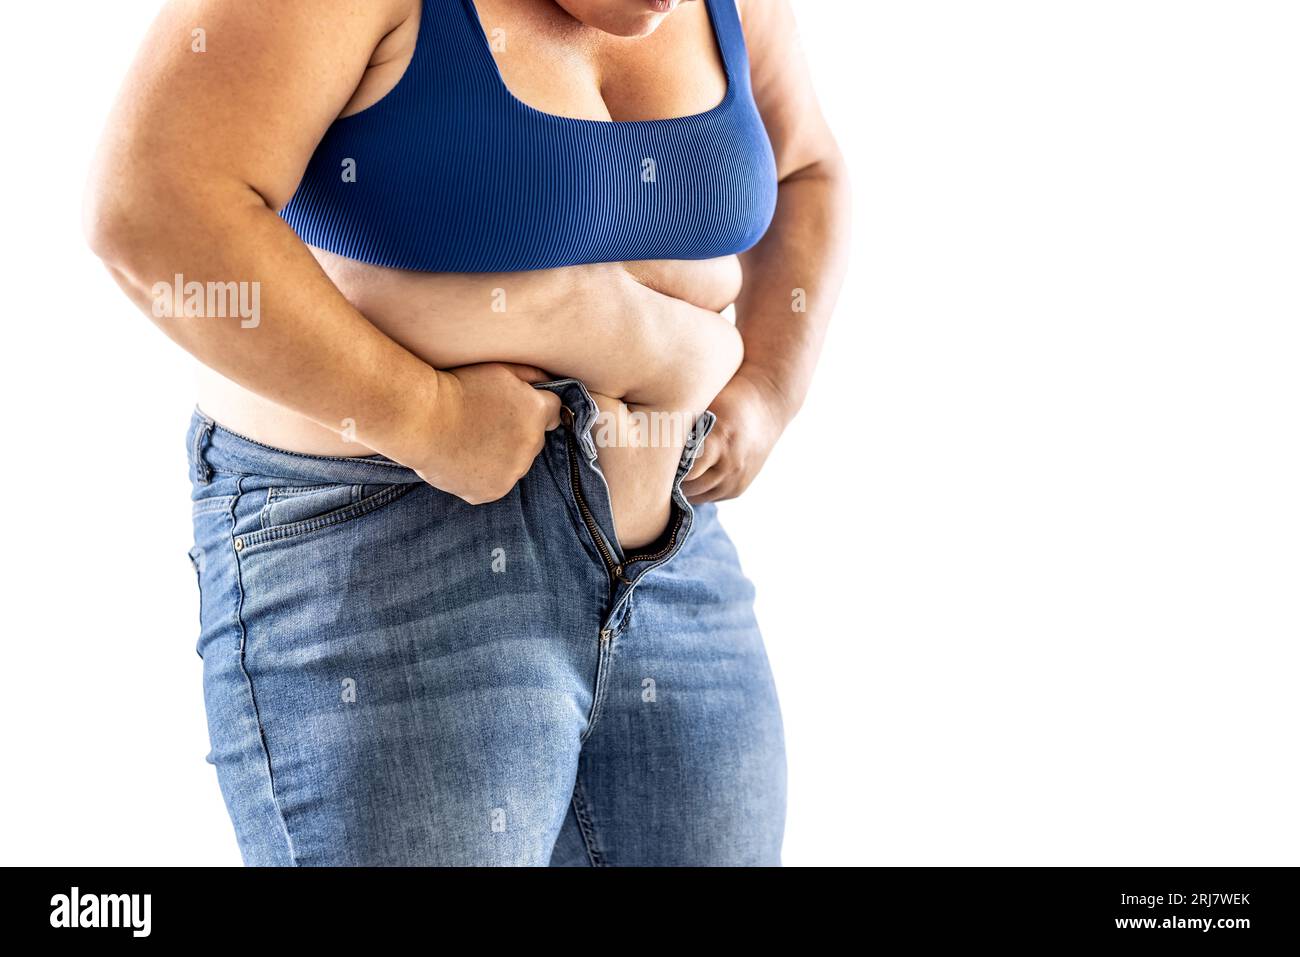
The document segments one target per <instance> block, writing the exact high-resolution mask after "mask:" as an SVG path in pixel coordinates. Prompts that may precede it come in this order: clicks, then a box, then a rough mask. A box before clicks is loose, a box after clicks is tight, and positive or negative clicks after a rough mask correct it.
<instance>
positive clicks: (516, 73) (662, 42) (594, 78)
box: [473, 0, 727, 121]
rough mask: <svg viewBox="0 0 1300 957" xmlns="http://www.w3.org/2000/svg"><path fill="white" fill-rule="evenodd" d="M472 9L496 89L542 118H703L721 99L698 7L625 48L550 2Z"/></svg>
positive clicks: (512, 1) (490, 2)
mask: <svg viewBox="0 0 1300 957" xmlns="http://www.w3.org/2000/svg"><path fill="white" fill-rule="evenodd" d="M473 4H474V6H475V8H476V9H477V12H478V17H479V21H480V24H481V29H482V32H483V34H484V36H485V38H486V40H487V45H488V49H489V50H490V52H491V55H492V59H493V60H494V61H495V64H496V68H497V70H498V71H499V72H500V75H501V80H502V82H503V83H504V84H505V86H506V87H507V89H508V90H509V92H510V93H511V95H513V96H514V97H515V98H516V99H518V100H520V101H522V102H523V103H526V104H527V105H528V106H531V107H533V108H534V109H537V110H540V111H542V112H544V113H551V114H555V115H557V116H566V117H571V118H575V119H588V120H620V121H623V120H654V119H665V118H669V117H680V116H692V115H695V114H698V113H704V112H706V111H708V110H710V109H712V108H713V107H715V106H717V105H718V103H719V102H721V101H722V99H723V98H724V96H725V95H726V92H727V76H726V70H725V68H724V65H723V61H722V58H721V56H720V55H719V51H718V44H717V40H716V39H715V31H714V26H713V24H712V22H711V21H710V17H709V11H708V7H707V6H706V4H704V3H702V2H699V3H686V4H683V5H682V6H680V7H678V9H676V10H675V11H674V12H673V13H672V14H671V15H670V16H669V17H668V18H667V19H665V20H664V21H663V22H662V24H660V26H659V27H658V29H657V30H655V32H654V33H652V34H650V35H649V36H645V37H633V38H628V37H618V36H613V35H611V34H608V33H603V32H601V31H598V30H595V29H593V28H591V27H588V26H585V25H584V24H582V23H580V22H579V21H577V20H575V19H574V18H572V17H571V16H569V15H568V14H567V13H565V12H564V10H563V9H562V8H561V7H560V6H559V4H557V3H555V0H473Z"/></svg>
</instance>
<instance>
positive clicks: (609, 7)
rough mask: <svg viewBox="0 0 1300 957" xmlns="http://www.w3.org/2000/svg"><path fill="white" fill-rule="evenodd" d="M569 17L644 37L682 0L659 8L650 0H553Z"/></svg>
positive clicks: (613, 31)
mask: <svg viewBox="0 0 1300 957" xmlns="http://www.w3.org/2000/svg"><path fill="white" fill-rule="evenodd" d="M555 2H556V3H557V4H558V5H559V6H560V7H561V8H562V9H563V10H564V11H565V12H566V13H567V14H568V15H569V16H571V17H573V19H575V20H577V21H579V22H580V23H583V24H585V25H586V26H589V27H591V28H592V29H593V30H600V31H601V32H602V33H608V34H611V35H613V36H616V37H628V38H636V37H648V36H649V35H650V34H652V33H654V32H655V30H657V29H659V24H661V23H663V22H664V20H665V19H667V17H668V15H669V14H670V13H672V11H673V10H674V9H676V7H678V6H680V5H681V3H682V2H689V0H679V2H677V3H675V4H673V5H672V6H671V7H669V8H667V9H664V10H660V9H659V8H658V7H657V5H656V4H655V3H653V2H652V0H555Z"/></svg>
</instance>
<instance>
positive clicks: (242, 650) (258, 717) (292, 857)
mask: <svg viewBox="0 0 1300 957" xmlns="http://www.w3.org/2000/svg"><path fill="white" fill-rule="evenodd" d="M239 492H240V494H242V493H243V480H242V479H241V480H240V482H239ZM238 498H239V496H236V501H235V502H232V503H231V513H232V514H234V513H235V511H236V509H237V507H238ZM232 534H233V529H232ZM230 547H231V550H232V551H233V552H234V555H235V582H236V584H237V585H238V586H239V604H238V606H237V607H236V610H235V621H236V623H238V625H239V671H240V673H241V674H242V675H243V676H244V684H245V686H246V687H247V688H248V700H249V701H250V702H251V703H252V706H253V718H254V720H255V721H256V722H257V737H258V740H259V742H260V743H261V745H262V760H263V762H264V763H265V765H266V781H267V787H268V788H269V789H270V791H271V804H272V806H273V807H274V808H275V816H276V819H277V820H278V821H279V822H280V830H281V832H282V833H283V834H284V840H285V847H286V849H287V850H288V853H289V863H290V864H292V865H293V866H295V867H296V866H297V865H298V860H297V854H296V853H295V851H294V848H293V837H292V836H291V835H290V834H289V824H288V822H287V821H285V819H284V809H283V808H282V807H281V806H280V797H279V795H278V794H277V793H276V790H275V770H274V768H273V767H272V765H271V749H270V747H268V746H267V743H266V728H265V727H264V726H263V725H262V712H261V709H259V708H258V706H257V692H256V691H254V690H253V676H252V675H250V674H249V673H248V664H247V658H246V650H247V648H248V629H247V628H246V627H245V625H244V567H243V563H242V561H241V560H240V554H239V551H238V550H237V549H235V547H234V542H233V541H231V543H230Z"/></svg>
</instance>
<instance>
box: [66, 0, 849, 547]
mask: <svg viewBox="0 0 1300 957" xmlns="http://www.w3.org/2000/svg"><path fill="white" fill-rule="evenodd" d="M659 6H663V5H658V6H657V5H655V4H653V3H651V2H649V0H477V7H478V10H479V15H480V18H481V20H482V22H483V25H484V28H485V30H486V31H488V33H489V35H490V36H494V37H502V38H504V39H505V42H504V43H501V44H496V43H494V44H493V45H492V50H493V56H494V57H495V58H496V61H497V65H498V68H499V70H500V72H501V76H502V79H503V81H504V82H505V83H506V84H507V86H508V87H509V89H510V91H511V92H512V93H513V94H514V95H515V96H516V97H517V98H519V99H521V100H523V101H524V102H525V103H527V104H528V105H530V106H533V107H535V108H537V109H541V110H544V111H546V112H550V113H555V114H559V115H564V116H573V117H581V118H586V119H598V120H640V119H657V118H663V117H669V116H682V115H689V114H694V113H700V112H704V111H706V110H708V109H711V108H712V107H713V106H715V105H716V104H717V103H718V102H719V101H720V100H721V99H722V97H723V96H724V95H725V92H726V77H725V73H724V71H723V67H722V62H721V59H720V56H719V54H718V51H717V48H716V44H715V42H714V39H713V32H712V29H711V27H710V24H709V20H708V15H707V11H706V8H705V7H704V5H703V4H702V3H698V2H683V3H679V4H676V5H668V6H669V7H670V9H667V10H661V9H659ZM739 9H740V11H741V14H742V17H743V21H744V26H745V31H746V40H747V43H748V46H749V50H750V59H751V66H752V81H753V86H754V91H755V98H756V100H757V102H758V105H759V109H760V112H761V113H762V115H763V119H764V122H765V123H766V125H767V127H768V131H769V135H770V137H771V139H772V142H773V148H774V151H775V153H776V156H777V165H778V175H779V176H780V182H781V185H780V192H779V200H778V209H777V214H776V218H775V220H774V222H773V224H772V227H771V229H770V230H769V232H768V234H767V236H766V237H765V238H764V239H763V240H762V241H761V242H760V243H759V244H758V246H756V247H755V248H754V249H752V250H750V251H749V252H747V253H745V254H744V255H743V256H741V257H725V258H722V259H717V260H712V261H706V262H683V261H674V262H634V263H603V264H595V265H590V266H575V267H568V268H564V269H551V270H540V271H536V272H524V273H508V274H441V273H417V272H409V271H402V270H392V269H384V268H380V267H375V266H370V265H368V264H365V263H360V262H356V261H352V260H347V259H344V258H342V257H338V256H335V255H333V254H330V253H327V252H325V251H323V250H314V249H310V248H309V247H307V246H306V245H304V244H303V243H302V242H301V240H299V239H298V238H297V236H296V235H295V234H294V233H293V232H292V230H291V229H289V227H288V226H287V225H286V224H285V223H284V222H283V221H282V220H280V219H279V218H278V216H277V215H276V210H278V209H279V208H281V207H282V206H283V205H284V204H285V203H286V202H287V201H288V200H289V198H290V197H291V196H292V194H293V191H294V189H295V187H296V185H297V182H298V180H299V178H300V177H301V174H302V171H303V169H304V168H305V166H306V163H307V161H308V159H309V158H310V156H311V154H312V152H313V150H314V149H315V146H316V143H317V142H318V141H319V139H320V137H321V135H322V134H323V133H324V131H325V130H326V129H327V128H328V126H329V124H330V123H331V122H332V121H333V120H334V119H336V118H337V117H339V116H342V115H348V114H350V113H355V112H358V111H360V110H362V109H365V108H366V107H367V106H369V105H372V104H373V103H375V102H377V101H378V100H379V99H381V98H382V97H383V96H384V95H385V94H386V93H387V92H388V91H390V90H391V89H392V88H393V86H394V85H395V84H396V83H397V82H398V80H399V79H400V78H401V76H402V73H403V72H404V70H405V69H406V66H407V65H408V63H409V62H410V58H411V54H412V51H413V49H414V45H415V40H416V35H417V30H418V27H419V17H420V11H421V5H420V3H419V2H415V0H374V2H370V3H365V4H357V3H351V2H344V0H282V2H279V3H276V4H230V3H223V2H221V0H173V2H171V3H169V4H168V5H167V6H166V7H165V9H164V10H163V12H162V13H161V14H160V16H159V18H158V20H157V21H156V22H155V24H154V26H153V29H152V30H151V32H150V34H149V36H148V37H147V39H146V40H145V43H144V47H143V49H142V51H141V53H140V56H139V57H138V59H137V61H136V63H135V65H134V67H133V69H132V72H131V74H130V76H129V78H128V80H127V82H126V85H125V88H124V90H123V92H122V95H121V97H120V98H119V101H118V104H117V106H116V108H115V110H114V113H113V116H112V117H111V119H110V121H109V124H108V128H107V131H106V133H105V137H104V140H103V144H102V146H101V149H100V153H99V157H98V159H97V162H96V166H95V170H94V172H93V174H92V179H91V188H90V191H89V195H88V203H87V232H88V236H89V238H90V242H91V245H92V247H93V248H94V249H95V251H96V252H97V253H98V254H99V255H100V257H101V258H102V259H103V260H104V261H105V263H106V264H107V265H108V267H109V269H110V271H111V272H112V274H113V276H114V278H115V279H116V280H117V281H118V283H119V284H120V285H121V286H122V288H123V289H124V290H125V291H126V293H127V294H128V295H129V296H130V297H131V298H132V299H133V300H135V301H136V302H137V304H139V305H140V307H141V308H142V309H144V310H145V311H146V312H147V313H148V314H149V315H150V316H151V318H153V319H154V321H155V322H156V323H157V324H158V325H159V327H160V328H161V329H162V330H163V331H164V332H165V333H166V334H167V335H169V336H170V337H171V338H173V339H174V340H175V341H177V342H178V343H179V344H180V345H181V346H182V347H183V348H185V349H186V350H187V351H189V352H190V353H192V354H193V355H194V356H195V357H196V358H198V359H199V361H200V363H201V364H202V370H201V373H200V389H199V404H200V406H201V407H202V408H203V409H204V411H205V412H206V413H207V414H209V415H211V416H212V417H213V418H215V419H216V420H217V421H218V422H219V423H221V424H222V425H224V426H226V427H228V428H230V429H233V430H234V431H236V432H240V433H241V434H244V435H247V436H249V437H250V438H254V439H256V440H257V441H261V442H264V443H266V444H270V445H274V446H278V447H281V448H286V449H289V450H292V451H300V452H308V453H313V454H328V455H366V454H371V453H372V452H375V451H377V452H380V453H382V454H384V455H387V456H389V457H390V458H393V459H395V460H396V461H399V462H401V463H403V464H405V465H408V466H410V467H411V468H413V469H415V470H416V471H418V472H419V473H420V474H421V476H423V477H424V478H425V479H426V480H427V481H429V482H431V483H432V484H434V485H436V486H438V487H439V488H443V489H445V490H447V491H449V492H452V493H453V494H457V495H460V496H461V497H462V498H465V499H466V500H467V501H470V502H476V503H477V502H486V501H492V500H494V499H496V498H499V497H500V496H502V495H504V494H506V493H507V492H508V491H509V489H510V488H511V487H513V485H514V483H515V482H516V481H517V480H518V479H519V478H520V477H521V476H522V475H523V474H524V473H525V472H526V471H527V469H528V467H529V465H530V464H531V462H532V459H533V458H534V457H535V456H536V453H537V451H538V450H539V449H540V447H541V443H542V439H543V436H544V434H545V431H546V430H547V429H549V428H554V427H555V426H556V424H557V422H558V407H557V400H555V398H554V396H551V395H548V394H543V393H539V392H538V391H537V390H535V389H533V388H532V387H531V383H532V382H536V381H542V380H543V379H546V378H553V377H560V376H573V377H576V378H579V379H582V380H583V381H584V382H585V383H586V384H587V385H588V387H589V388H590V390H591V391H592V393H593V397H594V398H595V399H596V401H597V404H598V405H599V406H600V408H601V410H602V412H604V413H607V414H608V415H609V416H610V417H611V420H619V417H620V416H622V417H623V418H624V419H626V413H627V412H643V413H653V414H660V415H666V416H668V417H670V418H671V419H673V420H675V421H688V420H689V421H693V419H694V417H695V416H696V415H698V414H699V412H701V411H703V410H704V409H705V408H711V409H712V410H713V411H714V412H715V413H716V414H717V415H718V418H719V421H718V425H717V427H716V428H715V430H714V433H713V435H711V436H710V438H709V441H708V442H707V443H706V444H705V447H704V451H703V453H702V454H701V456H700V458H699V459H698V460H697V463H696V465H695V467H694V469H693V470H692V472H691V475H690V476H689V478H688V482H687V484H686V491H687V493H688V494H689V495H690V496H691V497H692V500H693V501H713V500H717V499H721V498H727V497H732V496H734V495H737V494H739V493H740V492H741V491H743V490H744V488H745V487H747V486H748V484H749V482H750V481H752V479H753V477H754V475H755V474H756V473H757V471H758V469H759V468H760V467H761V465H762V463H763V461H764V460H765V459H766V457H767V454H768V453H769V452H770V450H771V447H772V445H773V444H774V443H775V441H776V440H777V438H778V437H779V435H780V433H781V431H782V430H783V429H784V427H785V425H786V424H787V423H788V422H789V420H790V418H791V417H793V415H794V414H795V412H796V411H797V409H798V408H799V406H800V404H801V403H802V401H803V397H804V394H805V393H806V391H807V388H808V384H809V381H810V379H811V375H812V370H813V366H814V364H815V362H816V357H817V353H818V351H819V349H820V344H821V339H822V335H823V332H824V328H825V325H826V322H827V321H828V319H829V315H830V311H831V308H832V306H833V301H834V297H835V294H836V292H837V290H838V286H839V283H840V279H841V276H842V273H843V265H844V247H845V245H846V238H847V223H846V210H847V206H848V200H847V185H846V178H845V175H844V171H843V164H842V161H841V160H840V157H839V154H838V151H837V150H836V148H835V145H834V141H833V139H832V138H831V136H830V133H829V131H828V130H827V128H826V125H825V123H824V121H823V120H822V118H821V116H820V113H819V112H818V110H817V106H816V101H815V98H814V97H813V94H812V91H811V88H810V86H809V83H808V79H807V75H806V70H805V68H804V66H803V63H802V59H801V57H800V55H799V52H798V48H797V41H796V34H795V31H794V25H793V21H792V19H791V17H790V13H789V10H788V7H787V4H786V3H785V2H784V0H741V2H740V4H739ZM196 26H202V28H203V30H204V31H205V33H206V36H207V50H206V52H204V53H202V54H201V55H200V54H196V53H194V52H192V49H191V46H190V43H189V38H190V37H191V35H192V31H193V30H194V29H195V27H196ZM495 31H499V32H495ZM177 273H180V274H183V275H185V276H186V278H187V279H195V280H198V281H200V282H202V281H207V280H212V281H223V282H224V281H230V280H232V279H234V280H245V281H257V282H259V283H260V285H261V288H262V293H261V313H262V315H263V317H264V318H263V320H262V321H261V322H260V323H259V324H258V325H257V327H256V328H243V327H241V325H240V324H239V321H238V320H237V319H229V320H226V319H193V318H190V319H186V318H183V317H167V316H163V317H157V316H154V315H153V310H152V305H153V294H152V290H153V287H154V285H155V283H157V282H158V281H159V280H160V279H164V278H170V277H171V276H173V275H175V274H177ZM733 304H734V306H735V322H734V324H733V323H732V321H730V320H729V319H727V318H725V317H724V316H722V315H721V313H722V311H723V310H724V309H726V308H727V307H728V306H731V305H733ZM680 455H681V446H680V444H679V443H676V442H669V443H667V444H665V443H664V442H663V441H662V440H659V441H651V440H650V439H649V438H648V437H647V436H645V435H643V434H637V432H636V430H635V429H632V430H630V431H624V432H623V433H622V434H620V436H619V438H618V439H617V441H615V442H613V443H611V444H606V445H603V446H602V447H601V448H600V449H599V458H600V463H601V466H602V469H603V470H604V471H605V473H606V478H607V480H608V483H609V486H610V493H611V500H612V503H613V505H614V517H615V523H616V526H617V529H618V534H619V539H620V542H621V543H622V544H623V545H624V547H626V548H635V547H638V546H640V545H643V544H645V543H648V542H650V541H652V540H653V539H654V538H655V537H656V536H658V535H659V533H660V532H661V531H662V530H663V528H664V526H665V524H666V523H667V521H668V518H669V501H668V494H669V490H670V487H671V482H672V477H673V473H674V470H675V468H676V465H677V462H678V460H679V458H680Z"/></svg>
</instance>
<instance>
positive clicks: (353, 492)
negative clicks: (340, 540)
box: [236, 483, 416, 550]
mask: <svg viewBox="0 0 1300 957" xmlns="http://www.w3.org/2000/svg"><path fill="white" fill-rule="evenodd" d="M413 488H416V484H415V483H402V484H398V485H314V486H306V487H277V488H271V489H269V490H268V491H267V496H266V504H265V505H264V506H263V507H262V511H261V515H260V520H259V524H260V526H261V527H260V528H259V529H258V530H256V531H253V532H250V533H248V534H246V535H241V536H240V537H239V538H238V539H237V540H236V548H238V549H241V550H243V549H248V548H253V547H255V546H258V545H264V544H266V543H268V542H276V541H282V540H284V539H287V538H295V537H297V536H299V535H305V534H308V533H310V532H315V531H319V530H320V529H324V528H330V527H332V526H335V525H342V524H343V523H344V522H350V521H352V520H354V519H357V518H360V517H361V516H363V515H368V514H370V513H371V512H373V511H375V510H376V509H379V508H383V507H384V506H385V505H388V504H390V503H392V502H395V501H397V500H398V499H399V498H401V497H402V496H403V495H405V494H406V493H407V492H409V491H411V489H413Z"/></svg>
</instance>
